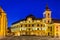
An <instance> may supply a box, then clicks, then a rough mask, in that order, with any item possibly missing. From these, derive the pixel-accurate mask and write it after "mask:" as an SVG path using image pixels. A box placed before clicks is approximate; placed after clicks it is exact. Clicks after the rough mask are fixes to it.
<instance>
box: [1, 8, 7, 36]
mask: <svg viewBox="0 0 60 40" xmlns="http://www.w3.org/2000/svg"><path fill="white" fill-rule="evenodd" d="M6 35H7V17H6V13H5V12H4V11H3V9H2V8H1V7H0V37H5V36H6Z"/></svg>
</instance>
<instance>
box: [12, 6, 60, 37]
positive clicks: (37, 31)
mask: <svg viewBox="0 0 60 40" xmlns="http://www.w3.org/2000/svg"><path fill="white" fill-rule="evenodd" d="M51 13H52V12H51V10H50V9H49V8H48V6H46V9H45V11H44V12H43V18H36V17H35V16H33V15H28V16H27V17H26V18H25V19H23V20H19V21H17V22H14V23H13V24H12V25H11V32H12V33H13V34H14V36H20V35H36V36H52V37H53V36H60V29H59V28H60V27H59V26H60V20H58V19H53V18H52V17H51Z"/></svg>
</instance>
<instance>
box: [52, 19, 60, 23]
mask: <svg viewBox="0 0 60 40" xmlns="http://www.w3.org/2000/svg"><path fill="white" fill-rule="evenodd" d="M52 22H53V23H60V19H52Z"/></svg>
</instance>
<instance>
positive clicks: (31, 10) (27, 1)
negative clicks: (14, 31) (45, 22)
mask: <svg viewBox="0 0 60 40" xmlns="http://www.w3.org/2000/svg"><path fill="white" fill-rule="evenodd" d="M46 4H48V6H49V8H50V9H51V11H52V18H56V19H60V0H0V6H2V8H3V10H4V11H5V12H6V14H7V17H8V26H11V24H12V23H13V22H16V21H17V20H20V19H24V18H25V17H26V16H27V15H29V14H33V15H34V16H36V17H37V18H42V17H43V12H44V10H45V6H46Z"/></svg>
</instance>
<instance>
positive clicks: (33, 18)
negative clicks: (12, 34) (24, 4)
mask: <svg viewBox="0 0 60 40" xmlns="http://www.w3.org/2000/svg"><path fill="white" fill-rule="evenodd" d="M30 17H31V18H32V20H41V19H42V18H36V17H35V16H34V15H32V14H30V15H28V16H27V17H26V18H25V19H22V20H21V19H20V20H18V21H16V22H14V23H12V25H13V24H16V23H19V22H20V21H24V20H27V18H30Z"/></svg>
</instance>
